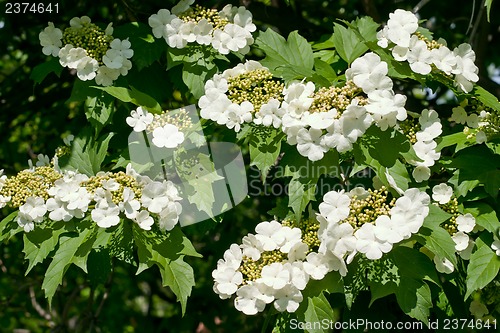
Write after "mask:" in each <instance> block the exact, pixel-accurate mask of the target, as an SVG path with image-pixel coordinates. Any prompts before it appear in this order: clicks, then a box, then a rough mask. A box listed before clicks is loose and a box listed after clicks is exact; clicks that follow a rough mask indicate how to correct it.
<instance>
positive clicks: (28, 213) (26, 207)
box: [19, 196, 47, 223]
mask: <svg viewBox="0 0 500 333" xmlns="http://www.w3.org/2000/svg"><path fill="white" fill-rule="evenodd" d="M19 213H20V214H23V216H24V217H25V218H27V219H29V220H30V221H31V222H37V223H38V222H42V221H43V217H44V215H45V213H47V206H46V205H45V200H43V198H41V197H35V196H30V197H28V198H26V203H24V204H23V205H21V206H20V207H19Z"/></svg>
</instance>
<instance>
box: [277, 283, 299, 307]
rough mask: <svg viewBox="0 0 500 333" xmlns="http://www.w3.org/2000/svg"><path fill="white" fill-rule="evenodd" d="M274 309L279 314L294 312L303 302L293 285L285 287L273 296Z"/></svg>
mask: <svg viewBox="0 0 500 333" xmlns="http://www.w3.org/2000/svg"><path fill="white" fill-rule="evenodd" d="M274 297H275V300H274V303H273V305H274V308H275V309H276V310H278V311H280V312H283V311H285V310H286V311H287V312H290V313H292V312H295V311H296V310H297V309H298V308H299V305H300V302H302V300H303V296H302V293H301V292H300V290H299V289H297V288H295V287H294V286H293V285H290V284H289V285H287V286H285V287H284V288H282V289H280V290H278V291H277V292H276V293H275V294H274Z"/></svg>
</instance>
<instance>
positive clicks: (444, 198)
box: [432, 183, 472, 230]
mask: <svg viewBox="0 0 500 333" xmlns="http://www.w3.org/2000/svg"><path fill="white" fill-rule="evenodd" d="M452 195H453V188H452V187H451V186H448V185H446V183H441V184H439V185H436V186H434V187H433V188H432V199H434V200H435V201H437V202H439V203H440V204H441V205H444V204H445V203H447V202H448V201H450V199H451V197H452ZM471 230H472V229H471Z"/></svg>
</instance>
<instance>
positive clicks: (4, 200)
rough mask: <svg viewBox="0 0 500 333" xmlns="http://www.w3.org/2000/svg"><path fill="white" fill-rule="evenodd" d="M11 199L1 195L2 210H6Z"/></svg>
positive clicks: (0, 206)
mask: <svg viewBox="0 0 500 333" xmlns="http://www.w3.org/2000/svg"><path fill="white" fill-rule="evenodd" d="M0 188H1V187H0ZM11 199H12V198H11V197H10V196H3V195H0V208H4V207H5V206H6V205H7V204H8V203H9V202H10V200H11Z"/></svg>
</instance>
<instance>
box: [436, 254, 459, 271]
mask: <svg viewBox="0 0 500 333" xmlns="http://www.w3.org/2000/svg"><path fill="white" fill-rule="evenodd" d="M434 265H436V270H437V271H438V272H439V273H445V274H451V273H453V271H454V270H455V267H454V266H453V263H452V262H451V261H449V260H448V259H447V258H441V257H439V256H437V255H436V256H434Z"/></svg>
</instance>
